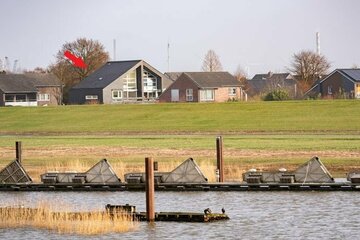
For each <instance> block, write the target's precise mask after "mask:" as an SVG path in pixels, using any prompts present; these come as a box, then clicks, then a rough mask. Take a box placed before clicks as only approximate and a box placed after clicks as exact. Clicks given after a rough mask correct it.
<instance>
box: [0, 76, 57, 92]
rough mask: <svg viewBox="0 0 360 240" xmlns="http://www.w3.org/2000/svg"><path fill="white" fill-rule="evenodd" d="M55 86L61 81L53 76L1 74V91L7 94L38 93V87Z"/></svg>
mask: <svg viewBox="0 0 360 240" xmlns="http://www.w3.org/2000/svg"><path fill="white" fill-rule="evenodd" d="M55 83H56V84H55ZM54 85H56V86H59V81H58V80H57V78H56V77H55V76H54V75H52V74H0V89H1V90H2V91H3V92H7V93H14V92H37V89H36V87H39V86H54Z"/></svg>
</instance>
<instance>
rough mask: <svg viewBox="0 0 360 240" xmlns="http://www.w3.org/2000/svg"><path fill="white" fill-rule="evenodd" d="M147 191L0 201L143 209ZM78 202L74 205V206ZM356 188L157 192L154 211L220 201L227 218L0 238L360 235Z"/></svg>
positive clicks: (13, 196) (2, 233) (0, 196)
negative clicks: (86, 234) (103, 231)
mask: <svg viewBox="0 0 360 240" xmlns="http://www.w3.org/2000/svg"><path fill="white" fill-rule="evenodd" d="M144 199H145V193H141V192H114V193H91V192H89V193H71V192H65V193H60V192H54V193H39V192H29V193H15V192H11V193H0V205H1V206H7V205H12V204H14V203H23V204H24V205H25V206H36V204H37V203H38V202H39V201H46V202H50V203H54V204H56V203H62V204H65V205H69V204H71V205H73V206H74V209H76V210H95V209H103V207H104V206H105V205H106V204H108V203H110V204H126V203H130V204H133V205H136V206H137V209H138V210H139V211H144V210H145V200H144ZM75 206H76V207H75ZM359 206H360V193H357V192H220V193H219V192H202V193H199V192H194V193H191V192H184V193H182V192H157V193H156V211H195V212H202V211H203V210H204V209H205V208H207V207H210V208H211V209H212V211H213V212H221V211H220V209H221V208H222V207H224V208H225V209H226V213H227V214H228V215H229V216H230V218H231V220H229V221H223V222H215V223H176V222H167V223H166V222H157V223H155V224H154V225H149V224H147V223H144V222H142V223H140V225H139V228H138V229H137V230H136V231H133V232H129V233H123V234H107V235H102V236H96V237H90V238H89V237H82V236H77V235H59V234H57V233H53V232H49V231H47V230H35V229H31V228H22V229H0V239H359V238H360V237H359V235H360V222H359V217H360V209H359Z"/></svg>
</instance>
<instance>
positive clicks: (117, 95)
mask: <svg viewBox="0 0 360 240" xmlns="http://www.w3.org/2000/svg"><path fill="white" fill-rule="evenodd" d="M112 98H113V99H114V100H119V99H122V98H123V93H122V91H121V90H117V89H114V90H112Z"/></svg>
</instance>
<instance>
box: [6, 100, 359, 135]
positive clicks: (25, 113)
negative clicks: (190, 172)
mask: <svg viewBox="0 0 360 240" xmlns="http://www.w3.org/2000/svg"><path fill="white" fill-rule="evenodd" d="M359 108H360V101H355V100H354V101H352V100H346V101H344V100H337V101H288V102H247V103H242V102H240V103H210V104H200V103H193V104H148V105H146V104H140V105H89V106H60V107H36V108H21V107H7V108H0V133H2V134H6V133H16V134H28V133H35V134H37V133H43V134H44V133H45V134H46V133H50V134H59V133H61V134H68V133H81V134H88V133H92V134H99V133H110V134H116V133H141V134H144V133H154V134H163V133H170V134H173V133H204V132H206V133H207V132H209V133H214V132H223V133H232V132H235V133H236V132H251V133H252V132H265V133H269V132H270V133H272V132H288V133H294V132H301V133H302V132H307V133H312V132H325V133H329V132H330V133H358V132H360V121H358V119H360V111H358V109H359Z"/></svg>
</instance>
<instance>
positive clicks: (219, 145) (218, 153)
mask: <svg viewBox="0 0 360 240" xmlns="http://www.w3.org/2000/svg"><path fill="white" fill-rule="evenodd" d="M222 149H223V140H222V136H218V137H217V138H216V160H217V170H218V171H219V182H224V161H223V151H222Z"/></svg>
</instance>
